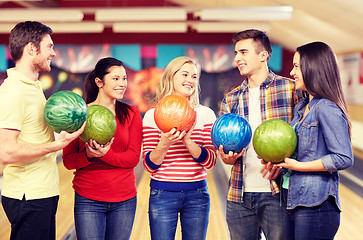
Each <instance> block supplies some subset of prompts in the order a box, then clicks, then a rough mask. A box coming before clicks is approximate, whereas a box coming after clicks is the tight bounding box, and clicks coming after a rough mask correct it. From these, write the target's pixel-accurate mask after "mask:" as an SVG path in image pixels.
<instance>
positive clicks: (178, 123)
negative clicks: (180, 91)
mask: <svg viewBox="0 0 363 240" xmlns="http://www.w3.org/2000/svg"><path fill="white" fill-rule="evenodd" d="M195 118H196V112H195V111H194V108H193V107H192V105H191V104H190V102H189V101H188V99H186V98H185V97H182V96H179V95H168V96H165V97H164V98H162V99H161V100H160V101H159V102H158V104H157V105H156V107H155V112H154V120H155V123H156V125H157V126H158V128H159V129H160V130H161V131H162V132H164V133H166V132H169V131H170V130H171V129H173V128H175V129H176V131H181V132H182V131H188V130H189V129H190V128H191V127H192V126H193V124H194V121H195Z"/></svg>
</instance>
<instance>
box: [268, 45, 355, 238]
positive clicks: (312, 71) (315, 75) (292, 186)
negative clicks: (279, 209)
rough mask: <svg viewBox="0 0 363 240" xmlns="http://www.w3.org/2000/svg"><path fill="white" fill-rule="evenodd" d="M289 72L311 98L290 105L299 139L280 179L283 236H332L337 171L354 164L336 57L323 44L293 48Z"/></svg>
mask: <svg viewBox="0 0 363 240" xmlns="http://www.w3.org/2000/svg"><path fill="white" fill-rule="evenodd" d="M290 74H291V76H292V77H293V78H294V79H295V82H296V89H298V90H306V91H307V92H308V93H309V96H308V97H306V98H305V99H303V100H301V101H300V102H299V103H298V104H297V105H296V106H295V108H294V118H293V120H292V122H291V123H290V125H291V126H293V127H294V128H295V132H296V135H297V139H298V147H297V155H296V160H295V159H292V158H286V159H285V161H284V162H282V163H280V164H276V165H275V166H274V167H277V168H281V167H282V168H286V169H289V170H288V171H287V174H285V176H284V180H283V193H284V194H283V195H284V200H285V204H286V209H287V218H286V221H285V224H286V225H285V229H286V236H285V237H286V238H285V239H295V240H296V239H309V240H311V239H333V238H334V236H335V234H336V232H337V231H338V227H339V224H340V211H341V207H340V203H339V195H338V185H339V174H338V171H339V170H343V169H346V168H348V167H350V166H352V165H353V152H352V148H351V142H350V128H351V125H350V122H349V119H348V113H347V106H346V102H345V100H344V96H343V91H342V86H341V81H340V74H339V69H338V65H337V62H336V57H335V54H334V53H333V51H332V50H331V48H330V47H329V46H328V45H326V44H325V43H322V42H313V43H309V44H306V45H303V46H300V47H298V48H297V51H296V53H295V55H294V60H293V69H292V71H291V73H290Z"/></svg>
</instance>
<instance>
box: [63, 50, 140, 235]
mask: <svg viewBox="0 0 363 240" xmlns="http://www.w3.org/2000/svg"><path fill="white" fill-rule="evenodd" d="M126 88H127V76H126V71H125V67H124V66H123V63H122V62H121V61H119V60H117V59H115V58H110V57H108V58H103V59H101V60H99V61H98V63H97V64H96V66H95V69H94V70H93V71H92V72H91V73H90V74H88V76H87V78H86V82H85V98H86V103H87V104H88V105H94V104H97V105H102V106H104V107H107V108H108V109H109V110H111V111H112V112H113V113H114V115H115V116H116V122H117V130H116V134H115V136H114V138H113V139H111V141H110V142H108V143H107V144H105V145H100V144H98V143H97V142H96V141H94V140H92V139H91V140H90V141H89V142H87V143H84V142H82V141H81V140H80V139H79V138H78V139H76V140H75V141H73V142H72V143H71V144H69V145H68V146H67V147H66V148H65V149H64V150H63V163H64V166H65V167H66V168H67V169H75V170H76V171H75V172H74V179H73V188H74V190H75V206H74V218H75V227H76V234H77V239H78V240H82V239H129V238H130V235H131V230H132V226H133V222H134V216H135V211H136V179H135V173H134V167H136V165H137V164H138V162H139V159H140V152H141V142H142V120H141V115H140V112H139V110H138V109H136V108H135V107H133V106H130V105H128V104H126V103H123V102H121V101H118V100H120V99H122V98H123V96H124V93H125V91H126Z"/></svg>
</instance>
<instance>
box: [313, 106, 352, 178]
mask: <svg viewBox="0 0 363 240" xmlns="http://www.w3.org/2000/svg"><path fill="white" fill-rule="evenodd" d="M317 117H318V121H319V127H320V128H321V129H322V133H323V137H324V141H325V145H326V147H327V150H328V152H329V154H327V155H325V156H323V157H322V158H321V160H322V163H323V165H324V167H325V169H326V170H328V171H329V172H336V171H338V170H344V169H346V168H348V167H351V166H352V165H353V162H354V157H353V151H352V147H351V142H350V138H349V132H348V123H347V119H346V117H345V115H344V114H343V112H342V111H341V110H340V109H339V108H338V107H337V106H336V105H335V104H334V103H330V102H329V103H327V104H323V105H322V106H320V107H319V108H318V109H317Z"/></svg>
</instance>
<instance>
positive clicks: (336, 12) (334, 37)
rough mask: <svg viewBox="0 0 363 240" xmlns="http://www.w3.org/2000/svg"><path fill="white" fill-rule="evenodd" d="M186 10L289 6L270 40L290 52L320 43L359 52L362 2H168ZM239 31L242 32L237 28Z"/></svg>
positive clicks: (272, 29) (273, 25) (362, 33)
mask: <svg viewBox="0 0 363 240" xmlns="http://www.w3.org/2000/svg"><path fill="white" fill-rule="evenodd" d="M171 2H174V3H177V4H180V5H182V6H188V7H200V6H203V7H213V8H214V7H218V8H225V7H246V6H292V7H293V9H294V10H293V13H292V18H291V20H287V21H285V20H284V21H271V22H270V28H269V30H267V33H268V35H269V37H270V39H271V40H272V41H273V42H275V43H278V44H281V45H282V46H284V47H286V48H288V49H290V50H294V49H296V47H297V46H299V45H302V44H305V43H307V42H311V41H324V42H326V43H328V44H329V45H330V46H331V47H332V48H333V49H334V51H336V52H337V53H348V52H357V51H363V0H253V1H251V0H171ZM241 30H242V29H241Z"/></svg>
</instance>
